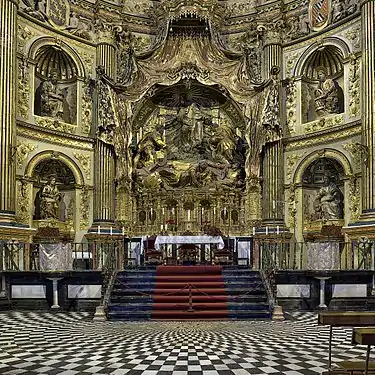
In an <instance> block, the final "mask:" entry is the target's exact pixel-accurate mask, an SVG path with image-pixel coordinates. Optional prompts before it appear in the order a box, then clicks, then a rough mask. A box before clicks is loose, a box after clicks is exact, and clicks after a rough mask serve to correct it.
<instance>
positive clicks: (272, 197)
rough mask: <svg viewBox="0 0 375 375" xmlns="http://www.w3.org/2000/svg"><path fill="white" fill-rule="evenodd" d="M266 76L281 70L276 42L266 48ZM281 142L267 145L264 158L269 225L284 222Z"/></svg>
mask: <svg viewBox="0 0 375 375" xmlns="http://www.w3.org/2000/svg"><path fill="white" fill-rule="evenodd" d="M263 52H264V60H265V71H264V72H265V75H266V78H267V79H269V78H271V74H270V73H271V69H272V68H273V67H277V68H280V64H281V54H282V51H281V45H280V44H279V43H278V42H277V40H274V42H273V43H270V44H266V45H265V47H264V51H263ZM273 73H275V72H273ZM281 158H282V145H281V141H275V142H272V143H269V144H267V145H266V147H265V149H264V158H263V181H264V182H263V192H262V197H263V201H262V212H263V215H262V217H263V221H265V222H269V223H276V222H277V223H278V222H282V218H283V200H282V191H283V190H282V189H283V172H282V170H283V164H282V159H281Z"/></svg>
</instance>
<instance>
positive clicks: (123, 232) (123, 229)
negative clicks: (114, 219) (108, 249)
mask: <svg viewBox="0 0 375 375" xmlns="http://www.w3.org/2000/svg"><path fill="white" fill-rule="evenodd" d="M122 235H123V236H125V228H124V227H122Z"/></svg>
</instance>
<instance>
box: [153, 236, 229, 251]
mask: <svg viewBox="0 0 375 375" xmlns="http://www.w3.org/2000/svg"><path fill="white" fill-rule="evenodd" d="M167 244H168V245H169V244H178V245H182V244H196V245H200V244H217V245H218V248H219V249H224V241H223V239H222V238H221V237H220V236H215V237H213V236H157V237H156V240H155V249H156V250H159V249H160V246H161V245H167Z"/></svg>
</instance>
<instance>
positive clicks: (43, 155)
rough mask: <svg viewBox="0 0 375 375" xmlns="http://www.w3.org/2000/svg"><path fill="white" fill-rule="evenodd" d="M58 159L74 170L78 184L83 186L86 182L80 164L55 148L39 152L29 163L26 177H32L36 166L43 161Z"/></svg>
mask: <svg viewBox="0 0 375 375" xmlns="http://www.w3.org/2000/svg"><path fill="white" fill-rule="evenodd" d="M52 158H54V159H57V160H59V161H61V162H63V163H64V164H66V165H67V166H68V167H69V168H70V170H71V171H72V173H73V175H74V178H75V181H76V184H77V185H78V186H83V185H84V184H85V181H84V177H83V173H82V171H81V169H80V168H79V166H78V165H77V164H76V163H75V162H74V161H73V160H72V159H71V158H70V157H69V156H67V155H65V154H63V153H61V152H56V151H53V150H48V151H43V152H40V153H39V154H37V155H35V156H34V157H33V158H32V159H31V160H30V161H29V163H28V164H27V167H26V170H25V177H26V178H31V177H32V175H33V172H34V169H35V167H36V166H37V165H38V164H39V163H40V162H42V161H46V160H49V159H52Z"/></svg>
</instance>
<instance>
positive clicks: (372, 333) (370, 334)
mask: <svg viewBox="0 0 375 375" xmlns="http://www.w3.org/2000/svg"><path fill="white" fill-rule="evenodd" d="M353 344H359V345H367V351H366V361H365V363H364V374H365V375H367V374H370V373H375V363H374V362H370V350H371V345H375V328H372V327H369V328H354V330H353ZM362 363H363V362H362ZM361 365H362V364H361Z"/></svg>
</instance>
